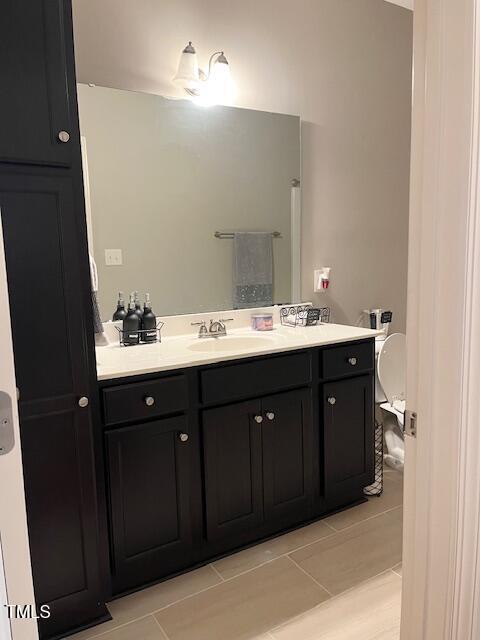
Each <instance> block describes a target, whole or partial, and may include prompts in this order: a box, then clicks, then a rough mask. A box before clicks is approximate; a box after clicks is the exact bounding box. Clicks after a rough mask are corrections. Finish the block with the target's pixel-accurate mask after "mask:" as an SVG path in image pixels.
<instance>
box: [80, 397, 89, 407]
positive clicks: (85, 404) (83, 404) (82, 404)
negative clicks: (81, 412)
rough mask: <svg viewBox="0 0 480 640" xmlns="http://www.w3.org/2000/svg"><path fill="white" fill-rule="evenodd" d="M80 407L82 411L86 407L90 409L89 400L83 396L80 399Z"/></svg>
mask: <svg viewBox="0 0 480 640" xmlns="http://www.w3.org/2000/svg"><path fill="white" fill-rule="evenodd" d="M78 406H79V407H81V408H82V409H85V407H88V398H87V397H86V396H82V397H81V398H79V400H78Z"/></svg>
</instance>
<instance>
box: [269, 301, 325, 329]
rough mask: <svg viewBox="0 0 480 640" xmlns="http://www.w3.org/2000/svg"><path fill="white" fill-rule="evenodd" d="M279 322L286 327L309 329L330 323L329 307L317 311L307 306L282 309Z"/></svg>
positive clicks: (299, 305)
mask: <svg viewBox="0 0 480 640" xmlns="http://www.w3.org/2000/svg"><path fill="white" fill-rule="evenodd" d="M280 322H281V324H283V325H285V326H287V327H311V326H315V325H317V324H321V323H325V322H330V307H322V308H320V309H317V308H315V307H312V306H311V305H309V304H298V305H292V306H289V307H282V308H281V309H280Z"/></svg>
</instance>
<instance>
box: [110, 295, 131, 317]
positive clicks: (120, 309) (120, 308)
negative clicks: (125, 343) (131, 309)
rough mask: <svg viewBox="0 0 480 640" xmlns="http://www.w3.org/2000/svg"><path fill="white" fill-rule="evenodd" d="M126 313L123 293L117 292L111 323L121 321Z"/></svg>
mask: <svg viewBox="0 0 480 640" xmlns="http://www.w3.org/2000/svg"><path fill="white" fill-rule="evenodd" d="M126 315H127V312H126V310H125V300H124V299H123V293H122V292H121V291H119V293H118V302H117V310H116V311H115V313H114V314H113V317H112V321H113V322H116V321H118V320H123V319H124V318H125V316H126Z"/></svg>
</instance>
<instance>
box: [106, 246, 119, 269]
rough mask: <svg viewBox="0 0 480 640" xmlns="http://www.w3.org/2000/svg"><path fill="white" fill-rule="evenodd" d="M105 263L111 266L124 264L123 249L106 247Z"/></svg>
mask: <svg viewBox="0 0 480 640" xmlns="http://www.w3.org/2000/svg"><path fill="white" fill-rule="evenodd" d="M105 264H106V265H107V266H109V267H119V266H120V265H122V264H123V256H122V250H121V249H105Z"/></svg>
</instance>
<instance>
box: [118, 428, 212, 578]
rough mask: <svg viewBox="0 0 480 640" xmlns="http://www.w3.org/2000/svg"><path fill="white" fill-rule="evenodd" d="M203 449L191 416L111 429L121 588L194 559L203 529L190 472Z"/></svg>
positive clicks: (172, 569) (178, 568)
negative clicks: (196, 516)
mask: <svg viewBox="0 0 480 640" xmlns="http://www.w3.org/2000/svg"><path fill="white" fill-rule="evenodd" d="M197 450H198V438H197V434H196V433H195V430H194V429H192V428H191V427H189V425H188V419H187V417H186V416H176V417H173V418H163V419H160V420H154V421H153V422H147V423H144V424H138V425H134V426H130V427H123V428H120V429H116V430H114V431H109V432H107V434H106V457H107V467H108V474H109V497H110V511H111V525H112V526H111V533H112V552H113V555H112V574H113V576H114V589H115V590H121V589H122V588H125V586H126V585H128V586H133V585H139V584H143V583H145V582H150V581H153V580H158V579H159V578H162V577H163V576H166V575H168V574H170V573H173V572H175V571H178V570H180V569H181V568H183V567H186V566H188V565H189V564H191V563H192V561H193V559H194V557H193V551H194V540H195V537H198V535H199V531H198V529H199V527H198V523H195V522H194V510H193V509H192V508H191V503H192V500H193V499H194V495H192V490H191V487H192V483H191V481H190V473H191V469H192V466H193V465H194V460H193V459H192V456H193V455H195V454H196V452H197ZM195 527H197V530H195Z"/></svg>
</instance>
